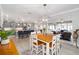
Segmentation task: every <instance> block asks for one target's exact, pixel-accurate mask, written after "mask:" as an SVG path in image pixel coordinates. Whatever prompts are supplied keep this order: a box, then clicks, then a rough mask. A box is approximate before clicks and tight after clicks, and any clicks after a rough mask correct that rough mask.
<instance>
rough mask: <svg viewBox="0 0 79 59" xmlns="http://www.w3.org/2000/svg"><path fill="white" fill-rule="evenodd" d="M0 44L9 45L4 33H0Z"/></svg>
mask: <svg viewBox="0 0 79 59" xmlns="http://www.w3.org/2000/svg"><path fill="white" fill-rule="evenodd" d="M0 35H1V38H2V40H1V44H8V43H9V39H8V38H7V34H6V32H5V31H1V34H0Z"/></svg>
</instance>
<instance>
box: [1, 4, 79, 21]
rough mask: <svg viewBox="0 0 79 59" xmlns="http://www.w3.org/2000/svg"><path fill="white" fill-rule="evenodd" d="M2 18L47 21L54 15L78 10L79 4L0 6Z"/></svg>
mask: <svg viewBox="0 0 79 59" xmlns="http://www.w3.org/2000/svg"><path fill="white" fill-rule="evenodd" d="M1 8H2V10H3V13H4V16H5V15H8V17H9V19H13V20H14V19H15V20H17V21H20V20H23V21H30V22H32V21H36V20H40V19H42V18H43V17H44V16H45V17H47V18H48V19H51V20H52V18H53V16H54V15H56V14H58V13H61V12H65V11H68V10H72V9H75V8H79V4H47V6H43V4H1Z"/></svg>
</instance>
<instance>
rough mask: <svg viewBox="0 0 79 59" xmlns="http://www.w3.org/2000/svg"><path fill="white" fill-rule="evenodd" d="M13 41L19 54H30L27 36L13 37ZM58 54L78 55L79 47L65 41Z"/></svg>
mask: <svg viewBox="0 0 79 59" xmlns="http://www.w3.org/2000/svg"><path fill="white" fill-rule="evenodd" d="M13 41H14V43H15V45H16V47H17V49H18V51H19V53H20V54H21V55H30V54H31V52H30V49H29V48H30V45H29V38H26V39H17V38H15V39H14V40H13ZM59 55H79V48H76V47H75V46H72V45H71V44H68V43H67V42H66V41H64V43H62V47H61V50H60V53H59Z"/></svg>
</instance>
